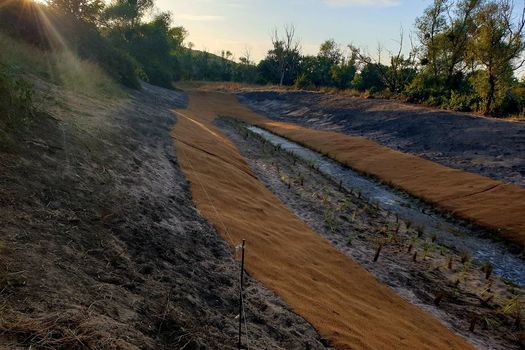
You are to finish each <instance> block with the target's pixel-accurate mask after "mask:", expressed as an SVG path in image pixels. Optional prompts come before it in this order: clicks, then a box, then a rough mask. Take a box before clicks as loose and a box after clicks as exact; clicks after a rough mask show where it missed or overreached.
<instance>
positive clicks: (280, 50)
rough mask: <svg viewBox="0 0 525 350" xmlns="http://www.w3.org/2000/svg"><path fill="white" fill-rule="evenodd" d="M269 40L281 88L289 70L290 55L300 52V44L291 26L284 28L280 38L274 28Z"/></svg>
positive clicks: (293, 27)
mask: <svg viewBox="0 0 525 350" xmlns="http://www.w3.org/2000/svg"><path fill="white" fill-rule="evenodd" d="M271 39H272V44H273V47H274V54H275V57H276V59H277V62H278V70H279V85H281V86H282V85H283V83H284V78H285V75H286V72H287V71H288V70H289V69H290V58H291V55H292V54H294V53H296V52H299V51H300V47H301V43H300V41H299V40H297V39H296V37H295V26H294V25H293V24H291V25H286V26H285V27H284V36H282V37H281V36H280V34H279V30H278V29H277V28H275V29H274V31H273V33H272V35H271Z"/></svg>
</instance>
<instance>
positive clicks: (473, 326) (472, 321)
mask: <svg viewBox="0 0 525 350" xmlns="http://www.w3.org/2000/svg"><path fill="white" fill-rule="evenodd" d="M478 321H479V316H478V315H473V316H471V317H470V326H469V329H468V330H469V331H470V332H471V333H474V331H475V330H476V325H477V323H478Z"/></svg>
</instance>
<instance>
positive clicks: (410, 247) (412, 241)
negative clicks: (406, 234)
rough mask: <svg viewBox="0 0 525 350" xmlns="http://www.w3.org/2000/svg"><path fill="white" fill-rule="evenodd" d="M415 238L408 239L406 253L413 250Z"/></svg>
mask: <svg viewBox="0 0 525 350" xmlns="http://www.w3.org/2000/svg"><path fill="white" fill-rule="evenodd" d="M416 239H417V238H416V237H410V238H409V239H408V251H407V252H408V253H410V252H412V249H413V248H414V244H415V243H416Z"/></svg>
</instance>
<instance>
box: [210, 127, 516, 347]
mask: <svg viewBox="0 0 525 350" xmlns="http://www.w3.org/2000/svg"><path fill="white" fill-rule="evenodd" d="M216 124H217V125H218V126H219V127H220V128H221V130H223V132H224V133H225V134H226V135H227V136H228V138H229V139H230V140H232V141H234V143H235V145H236V146H237V148H238V149H239V150H240V151H241V153H242V154H243V156H244V157H245V158H246V159H247V160H248V162H249V164H250V166H251V167H252V169H253V171H254V172H255V173H256V174H257V176H258V178H259V179H261V180H262V181H263V182H264V184H265V185H266V186H267V187H268V188H269V189H271V190H272V192H273V193H274V194H275V195H276V196H278V197H279V198H280V199H281V200H282V201H283V202H284V203H285V204H286V205H287V206H288V207H289V208H291V209H292V210H293V212H294V213H295V214H296V215H297V216H299V217H300V218H301V219H302V220H303V221H304V222H306V223H307V224H308V225H309V226H310V227H311V228H312V229H314V230H315V231H316V232H318V233H319V234H321V235H323V236H324V237H326V238H327V239H328V240H329V241H330V242H331V243H332V244H333V245H334V246H335V247H337V249H338V250H339V251H341V252H342V253H344V254H346V255H348V256H350V257H352V258H353V259H354V260H355V261H357V262H359V263H360V264H361V265H362V266H364V267H365V268H366V269H367V270H368V271H370V272H371V273H372V274H374V276H376V277H377V278H378V279H379V280H380V281H381V282H383V283H385V284H386V285H388V286H390V287H391V288H393V289H394V290H395V291H396V292H397V293H398V294H399V295H401V296H402V297H403V298H404V299H406V300H408V301H409V302H411V303H413V304H415V305H418V306H419V307H421V308H423V309H424V310H426V311H427V312H429V313H431V314H432V315H434V316H435V317H437V318H439V319H441V321H442V322H444V323H445V324H447V325H448V326H449V327H450V328H452V329H453V330H455V331H456V332H457V333H459V334H461V335H463V336H464V337H466V338H467V339H469V340H470V341H471V342H472V343H473V344H476V346H477V347H479V348H483V349H518V348H519V347H520V344H519V341H518V339H519V336H520V327H523V325H525V323H524V324H523V325H519V324H518V325H516V319H520V318H521V319H523V318H522V317H525V313H524V314H523V315H522V313H521V311H522V310H520V309H519V304H520V303H524V302H525V299H524V298H525V296H524V292H525V290H524V288H520V287H517V286H514V285H513V284H512V283H509V282H507V281H502V280H501V279H500V278H497V277H495V276H494V275H493V274H490V275H489V278H488V279H487V274H486V272H484V271H483V269H484V268H485V267H484V266H483V265H478V264H476V263H473V262H472V261H470V260H463V259H464V257H465V255H464V253H462V251H459V250H456V249H454V248H453V247H449V246H447V245H446V243H444V242H442V241H441V240H440V238H439V237H440V236H439V235H438V236H433V235H432V234H430V233H428V232H426V231H421V229H420V228H418V227H415V226H414V225H410V222H404V221H402V220H401V219H399V220H398V217H397V216H396V215H393V213H391V212H389V211H387V210H385V209H383V208H381V207H376V206H375V205H374V203H370V202H367V200H366V199H365V198H364V197H363V196H362V195H359V194H358V192H357V191H354V189H353V188H350V189H348V188H346V187H344V186H340V184H339V182H338V181H334V179H333V178H331V177H326V175H324V174H323V173H322V172H321V171H322V170H321V171H319V170H317V169H315V168H314V167H312V164H311V163H310V162H309V161H307V162H304V161H302V159H300V158H299V159H298V158H296V157H294V156H292V155H291V154H290V153H287V152H286V151H285V150H284V149H281V148H276V147H275V146H274V145H272V144H271V143H269V142H266V139H264V138H262V137H261V136H259V135H258V134H256V133H252V132H250V131H248V129H246V125H245V124H243V123H240V122H234V121H233V120H231V119H226V120H225V119H221V120H219V121H217V122H216ZM349 190H352V192H350V191H349ZM380 245H381V247H382V248H381V251H380V255H379V256H378V260H377V261H376V262H374V257H375V255H376V254H377V250H378V247H379V246H380ZM414 256H415V259H414ZM462 260H463V262H462ZM440 295H442V296H443V298H442V299H441V300H440V301H439V302H438V303H437V304H438V305H436V298H438V297H439V296H440ZM487 299H490V300H489V302H488V303H485V302H484V301H485V300H487ZM508 305H514V306H515V307H514V309H513V310H512V311H510V310H508V309H507V308H508ZM474 318H476V319H477V320H478V322H477V324H475V325H474V328H475V329H474V331H470V327H471V322H472V320H473V319H474Z"/></svg>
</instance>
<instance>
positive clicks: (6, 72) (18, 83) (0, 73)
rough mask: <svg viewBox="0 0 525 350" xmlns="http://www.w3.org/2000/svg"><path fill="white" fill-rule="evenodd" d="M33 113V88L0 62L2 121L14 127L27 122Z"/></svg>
mask: <svg viewBox="0 0 525 350" xmlns="http://www.w3.org/2000/svg"><path fill="white" fill-rule="evenodd" d="M32 115H33V89H32V87H31V85H30V84H29V83H28V82H26V81H25V80H23V79H20V78H18V77H16V76H15V75H14V74H13V73H12V71H11V70H10V69H9V67H7V66H5V65H2V64H0V121H1V122H2V123H1V124H2V125H5V126H8V127H13V126H18V125H20V124H26V123H27V122H28V121H29V120H30V118H31V116H32Z"/></svg>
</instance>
